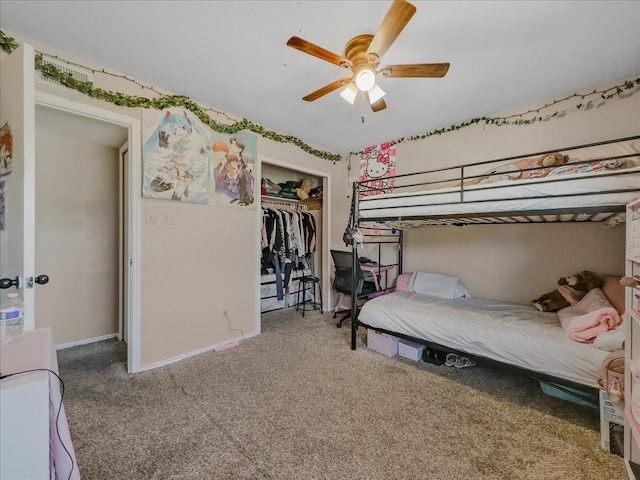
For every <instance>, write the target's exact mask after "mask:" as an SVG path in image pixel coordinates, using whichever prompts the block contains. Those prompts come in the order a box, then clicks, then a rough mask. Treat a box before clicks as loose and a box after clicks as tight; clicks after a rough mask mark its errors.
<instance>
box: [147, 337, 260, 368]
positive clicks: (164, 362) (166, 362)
mask: <svg viewBox="0 0 640 480" xmlns="http://www.w3.org/2000/svg"><path fill="white" fill-rule="evenodd" d="M259 334H260V332H253V333H249V334H247V335H245V336H244V339H245V340H246V339H247V338H251V337H255V336H256V335H259ZM240 341H242V337H237V338H231V339H229V340H225V341H224V342H220V343H216V344H215V345H210V346H208V347H204V348H201V349H199V350H194V351H192V352H189V353H184V354H182V355H178V356H177V357H173V358H169V359H167V360H162V361H161V362H157V363H152V364H151V365H146V366H144V367H142V368H141V369H140V370H139V371H140V372H143V371H145V370H152V369H154V368H158V367H163V366H165V365H170V364H172V363H176V362H179V361H180V360H184V359H185V358H189V357H193V356H194V355H199V354H201V353H205V352H209V351H211V350H215V349H216V348H220V347H222V346H224V345H227V344H229V343H233V342H240Z"/></svg>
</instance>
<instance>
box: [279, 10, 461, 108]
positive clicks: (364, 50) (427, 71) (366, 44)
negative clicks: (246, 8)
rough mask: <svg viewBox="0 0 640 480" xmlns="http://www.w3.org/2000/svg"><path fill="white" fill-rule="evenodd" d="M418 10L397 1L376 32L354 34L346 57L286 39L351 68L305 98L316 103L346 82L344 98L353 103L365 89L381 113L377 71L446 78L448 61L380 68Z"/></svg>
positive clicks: (399, 75) (389, 74)
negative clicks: (348, 72)
mask: <svg viewBox="0 0 640 480" xmlns="http://www.w3.org/2000/svg"><path fill="white" fill-rule="evenodd" d="M415 12H416V7H415V6H413V5H412V4H411V3H409V2H407V1H405V0H394V1H393V3H392V4H391V7H389V10H388V11H387V14H386V15H385V17H384V19H383V20H382V23H381V24H380V27H378V31H377V32H376V34H375V35H368V34H363V35H357V36H355V37H353V38H352V39H351V40H349V41H348V42H347V44H346V45H345V47H344V56H340V55H337V54H335V53H333V52H330V51H329V50H325V49H324V48H322V47H319V46H317V45H314V44H313V43H311V42H307V41H306V40H303V39H301V38H299V37H291V38H290V39H289V41H288V42H287V45H288V46H289V47H291V48H295V49H296V50H300V51H301V52H304V53H308V54H309V55H313V56H314V57H318V58H319V59H321V60H324V61H326V62H329V63H332V64H334V65H338V66H340V67H344V68H346V69H348V70H350V71H351V76H350V77H343V78H340V79H338V80H336V81H335V82H332V83H330V84H328V85H325V86H324V87H322V88H320V89H318V90H316V91H315V92H312V93H310V94H309V95H307V96H306V97H303V98H302V99H303V100H306V101H307V102H313V101H314V100H317V99H318V98H320V97H323V96H324V95H326V94H328V93H331V92H333V91H334V90H337V89H339V88H341V87H343V86H345V85H346V88H345V89H344V90H343V91H342V92H340V95H341V96H342V97H343V98H344V99H345V100H347V101H348V102H349V103H351V104H352V105H353V103H354V102H355V99H356V96H357V94H358V92H364V95H365V97H366V98H367V100H368V102H369V104H370V105H371V109H372V110H373V111H374V112H378V111H380V110H384V109H385V108H387V104H386V103H385V101H384V99H383V98H382V97H383V96H384V95H385V92H384V91H383V90H382V89H381V88H380V87H379V86H378V85H377V83H376V75H377V74H381V75H383V76H385V77H394V78H411V77H412V78H428V77H431V78H434V77H435V78H440V77H444V76H445V75H446V74H447V71H448V70H449V64H448V63H416V64H410V65H387V66H384V67H382V68H380V69H378V65H379V64H380V59H381V58H382V56H383V55H384V54H385V52H386V51H387V50H388V49H389V47H390V46H391V44H393V42H394V41H395V39H396V38H397V37H398V35H400V32H402V30H403V29H404V27H405V26H406V25H407V23H409V20H411V17H412V16H413V14H414V13H415Z"/></svg>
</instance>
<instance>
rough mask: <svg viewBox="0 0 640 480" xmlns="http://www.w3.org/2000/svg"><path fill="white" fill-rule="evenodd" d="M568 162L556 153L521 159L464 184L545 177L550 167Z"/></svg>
mask: <svg viewBox="0 0 640 480" xmlns="http://www.w3.org/2000/svg"><path fill="white" fill-rule="evenodd" d="M568 161H569V156H568V155H563V154H561V153H558V152H554V153H548V154H546V155H542V156H540V157H535V158H522V159H520V160H516V161H514V162H511V163H508V164H506V165H498V166H497V167H494V168H492V169H491V170H488V171H486V172H483V173H482V176H479V177H475V178H472V179H471V180H467V181H466V182H465V184H466V185H474V184H477V183H494V182H500V181H503V180H522V179H525V178H541V177H546V176H547V175H549V173H550V172H551V171H552V170H553V168H552V167H558V166H560V165H564V164H565V163H567V162H568Z"/></svg>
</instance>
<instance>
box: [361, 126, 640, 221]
mask: <svg viewBox="0 0 640 480" xmlns="http://www.w3.org/2000/svg"><path fill="white" fill-rule="evenodd" d="M561 153H562V154H563V155H566V158H567V159H568V163H566V164H563V165H557V166H554V167H551V168H537V169H535V170H532V169H531V168H529V169H525V170H514V168H515V165H518V166H522V165H523V163H522V162H523V159H517V160H514V159H513V158H512V159H506V160H503V161H501V162H502V163H501V164H500V165H498V166H495V165H491V166H492V169H491V171H490V172H493V173H488V172H483V173H482V174H478V171H479V170H478V169H479V168H481V167H482V168H486V167H487V166H488V165H490V164H487V163H481V164H475V165H469V166H458V167H454V168H452V169H446V170H449V172H448V175H451V171H457V170H459V175H458V177H459V178H463V181H430V182H425V183H424V184H420V183H411V184H409V183H410V182H412V181H413V175H416V176H418V177H419V178H420V179H421V180H422V181H423V182H424V179H425V178H430V177H429V174H430V173H431V172H421V173H418V174H411V175H406V176H402V178H401V179H398V180H400V181H399V182H396V189H395V191H394V192H390V193H380V194H377V195H376V194H375V193H379V192H368V193H369V195H367V194H366V193H367V191H366V188H365V189H364V194H363V195H361V198H360V200H359V205H358V215H359V218H361V219H399V218H400V219H407V218H412V217H414V218H415V217H442V218H444V217H451V216H464V215H470V216H476V215H482V214H486V213H490V214H497V215H500V214H502V215H510V214H511V215H515V214H518V213H523V212H524V213H526V212H533V213H535V212H540V214H544V213H545V212H563V211H564V212H566V213H567V214H573V213H576V212H578V213H579V212H580V211H585V212H588V211H590V209H591V211H592V212H596V213H597V211H598V208H599V207H605V208H600V211H602V212H606V213H610V212H615V211H622V210H623V209H622V208H606V207H610V206H615V207H620V206H623V205H626V204H627V203H630V202H632V201H633V200H635V199H637V198H638V197H639V196H640V139H638V138H635V137H634V138H633V139H630V140H629V139H626V140H624V141H620V142H615V143H607V144H602V145H595V146H589V147H582V148H577V149H570V150H566V151H562V152H561ZM507 160H508V161H507ZM526 160H531V159H524V161H525V164H526V163H527V162H526ZM508 167H512V168H508ZM474 168H475V169H476V171H474ZM499 172H503V173H499ZM436 173H437V172H436ZM534 173H535V174H536V175H533V174H534ZM439 174H440V175H442V171H440V172H439ZM521 177H526V178H525V179H522V178H521ZM403 183H404V185H403ZM438 185H444V187H443V188H436V187H437V186H438ZM407 190H411V191H407ZM570 219H573V218H569V217H567V218H562V219H561V220H565V221H566V220H570ZM592 220H593V219H592ZM596 220H601V219H596Z"/></svg>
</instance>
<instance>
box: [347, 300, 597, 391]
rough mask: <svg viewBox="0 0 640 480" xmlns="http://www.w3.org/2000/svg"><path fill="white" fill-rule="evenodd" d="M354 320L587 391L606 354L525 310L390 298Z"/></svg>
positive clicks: (552, 317)
mask: <svg viewBox="0 0 640 480" xmlns="http://www.w3.org/2000/svg"><path fill="white" fill-rule="evenodd" d="M358 319H359V320H360V321H361V322H363V323H365V324H367V325H369V326H372V327H378V328H383V329H385V330H390V331H392V332H398V333H403V334H405V335H410V336H412V337H416V338H422V339H425V340H428V341H431V342H434V343H437V344H439V345H443V346H447V347H450V348H452V349H455V350H460V351H463V352H466V353H469V354H475V355H479V356H483V357H486V358H490V359H492V360H497V361H499V362H503V363H507V364H510V365H515V366H518V367H522V368H525V369H528V370H532V371H535V372H541V373H546V374H549V375H553V376H556V377H560V378H564V379H567V380H570V381H573V382H577V383H579V384H582V385H587V386H590V387H597V383H596V382H597V380H598V378H599V377H600V369H601V366H602V361H603V360H604V358H605V357H606V356H607V354H608V353H609V352H606V351H604V350H600V349H598V348H596V347H594V346H593V345H587V344H581V343H578V342H575V341H573V340H570V339H569V338H568V337H567V335H566V333H565V332H564V330H562V327H561V326H560V322H559V320H558V316H557V315H556V314H555V313H547V312H539V311H538V310H536V309H535V308H534V307H533V306H529V305H516V304H509V303H502V302H495V301H491V300H481V299H477V298H459V299H455V300H447V299H442V298H436V297H429V296H426V295H419V294H415V293H412V292H394V293H390V294H388V295H383V296H380V297H377V298H374V299H372V300H369V301H368V302H366V303H365V304H364V305H363V306H362V310H361V311H360V314H359V316H358Z"/></svg>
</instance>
